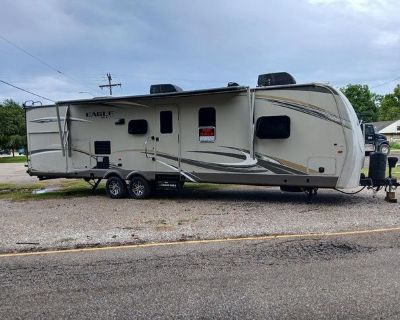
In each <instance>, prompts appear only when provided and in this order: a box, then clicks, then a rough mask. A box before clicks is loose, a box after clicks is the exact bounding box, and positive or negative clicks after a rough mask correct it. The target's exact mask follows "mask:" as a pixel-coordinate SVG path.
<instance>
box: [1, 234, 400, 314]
mask: <svg viewBox="0 0 400 320" xmlns="http://www.w3.org/2000/svg"><path fill="white" fill-rule="evenodd" d="M399 236H400V232H399V231H389V232H378V233H370V234H361V235H360V234H358V235H341V236H338V235H335V236H325V237H317V236H313V237H304V238H296V237H288V238H283V239H268V240H263V241H261V240H256V241H229V242H218V243H182V244H177V245H164V246H155V247H139V248H125V249H123V248H120V249H110V250H96V251H86V252H72V253H71V252H69V253H67V252H64V253H56V254H46V255H35V256H13V257H4V256H3V257H0V301H1V303H0V318H1V319H60V318H68V319H84V318H85V319H112V318H114V319H150V318H151V319H165V318H167V319H168V318H175V319H184V318H190V319H399V318H400V269H399V263H400V245H399Z"/></svg>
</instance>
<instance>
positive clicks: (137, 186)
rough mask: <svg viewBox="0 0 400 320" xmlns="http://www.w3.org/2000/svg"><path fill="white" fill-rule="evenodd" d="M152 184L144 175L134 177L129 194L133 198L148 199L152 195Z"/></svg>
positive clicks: (129, 187) (130, 183) (129, 186)
mask: <svg viewBox="0 0 400 320" xmlns="http://www.w3.org/2000/svg"><path fill="white" fill-rule="evenodd" d="M151 189H152V188H151V184H150V183H149V182H148V181H147V180H146V179H144V178H142V177H133V178H132V179H131V181H130V182H129V185H128V192H129V195H130V196H131V197H132V198H133V199H138V200H139V199H146V198H148V197H149V196H150V195H151Z"/></svg>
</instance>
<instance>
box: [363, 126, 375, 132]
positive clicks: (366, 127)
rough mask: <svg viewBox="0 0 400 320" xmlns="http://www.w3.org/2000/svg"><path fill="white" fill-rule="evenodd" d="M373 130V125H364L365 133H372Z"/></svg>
mask: <svg viewBox="0 0 400 320" xmlns="http://www.w3.org/2000/svg"><path fill="white" fill-rule="evenodd" d="M374 133H375V130H374V127H373V126H371V125H366V126H365V134H374Z"/></svg>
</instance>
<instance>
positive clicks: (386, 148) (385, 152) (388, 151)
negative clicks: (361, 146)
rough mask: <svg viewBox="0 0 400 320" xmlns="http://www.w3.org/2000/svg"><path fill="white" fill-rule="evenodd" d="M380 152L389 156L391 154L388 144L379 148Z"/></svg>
mask: <svg viewBox="0 0 400 320" xmlns="http://www.w3.org/2000/svg"><path fill="white" fill-rule="evenodd" d="M379 152H382V153H383V154H386V155H389V153H390V146H389V145H388V144H386V143H383V144H381V145H380V146H379Z"/></svg>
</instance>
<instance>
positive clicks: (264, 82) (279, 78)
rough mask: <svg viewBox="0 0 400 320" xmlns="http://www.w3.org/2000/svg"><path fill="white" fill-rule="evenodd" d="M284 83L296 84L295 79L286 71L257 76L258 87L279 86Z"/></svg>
mask: <svg viewBox="0 0 400 320" xmlns="http://www.w3.org/2000/svg"><path fill="white" fill-rule="evenodd" d="M285 84H296V80H294V78H293V76H292V75H290V74H289V73H287V72H275V73H266V74H260V75H259V76H258V81H257V86H258V87H269V86H280V85H285Z"/></svg>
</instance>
